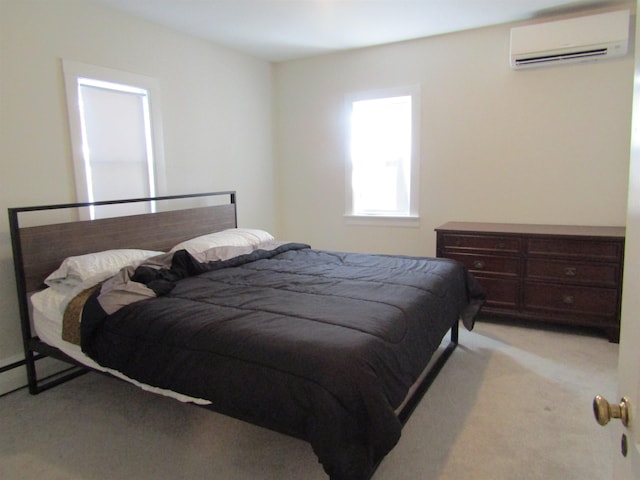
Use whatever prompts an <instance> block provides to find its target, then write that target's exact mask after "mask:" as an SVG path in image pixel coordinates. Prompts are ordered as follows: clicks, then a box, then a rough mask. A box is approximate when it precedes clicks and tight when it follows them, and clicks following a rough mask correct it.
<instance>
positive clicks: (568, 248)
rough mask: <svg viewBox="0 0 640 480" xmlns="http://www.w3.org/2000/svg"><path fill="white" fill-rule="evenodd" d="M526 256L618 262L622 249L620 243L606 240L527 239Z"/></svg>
mask: <svg viewBox="0 0 640 480" xmlns="http://www.w3.org/2000/svg"><path fill="white" fill-rule="evenodd" d="M527 254H528V255H541V256H548V257H552V256H563V257H580V258H582V259H590V260H599V261H603V262H605V261H609V262H618V261H620V258H622V248H621V243H620V242H615V241H606V240H585V239H571V238H566V239H565V238H529V239H528V240H527Z"/></svg>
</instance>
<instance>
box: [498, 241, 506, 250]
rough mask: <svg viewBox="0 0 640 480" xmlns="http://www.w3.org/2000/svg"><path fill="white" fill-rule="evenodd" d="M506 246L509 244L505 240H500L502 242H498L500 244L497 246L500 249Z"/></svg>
mask: <svg viewBox="0 0 640 480" xmlns="http://www.w3.org/2000/svg"><path fill="white" fill-rule="evenodd" d="M506 246H507V245H506V244H505V243H504V242H500V243H498V245H497V247H498V248H499V249H503V248H504V247H506Z"/></svg>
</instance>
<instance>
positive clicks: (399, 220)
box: [344, 214, 420, 228]
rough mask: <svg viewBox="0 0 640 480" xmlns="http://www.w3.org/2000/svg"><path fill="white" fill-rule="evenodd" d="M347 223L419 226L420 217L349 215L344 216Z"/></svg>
mask: <svg viewBox="0 0 640 480" xmlns="http://www.w3.org/2000/svg"><path fill="white" fill-rule="evenodd" d="M344 219H345V223H346V224H347V225H362V226H375V227H411V228H417V227H419V226H420V217H418V216H413V215H408V216H385V215H350V214H346V215H345V216H344Z"/></svg>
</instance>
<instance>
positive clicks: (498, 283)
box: [476, 275, 520, 310]
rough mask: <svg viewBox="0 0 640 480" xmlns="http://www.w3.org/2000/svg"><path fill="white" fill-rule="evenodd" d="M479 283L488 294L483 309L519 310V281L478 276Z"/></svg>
mask: <svg viewBox="0 0 640 480" xmlns="http://www.w3.org/2000/svg"><path fill="white" fill-rule="evenodd" d="M476 279H477V280H478V283H479V284H480V286H482V288H484V290H485V291H486V292H487V301H486V302H485V305H484V307H483V308H498V309H507V310H513V309H516V308H518V303H519V297H520V295H519V293H520V285H519V283H518V281H517V280H508V279H503V278H489V277H481V276H479V275H476Z"/></svg>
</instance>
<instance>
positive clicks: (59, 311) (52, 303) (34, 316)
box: [30, 288, 211, 405]
mask: <svg viewBox="0 0 640 480" xmlns="http://www.w3.org/2000/svg"><path fill="white" fill-rule="evenodd" d="M71 297H72V295H69V294H64V293H60V292H58V291H56V290H54V289H52V288H46V289H44V290H42V291H40V292H37V293H34V294H33V295H31V297H30V299H31V307H32V312H31V320H32V328H33V330H34V331H35V334H36V335H37V336H38V337H39V338H40V340H42V341H43V342H45V343H46V344H47V345H50V346H52V347H56V348H57V349H59V350H60V351H62V352H63V353H65V354H66V355H68V356H69V357H71V358H73V359H74V360H76V361H78V362H79V363H81V364H83V365H86V366H87V367H89V368H92V369H94V370H99V371H102V372H108V373H110V374H111V375H113V376H115V377H118V378H120V379H122V380H126V381H127V382H130V383H132V384H134V385H136V386H138V387H140V388H142V389H143V390H147V391H149V392H153V393H158V394H160V395H165V396H167V397H171V398H175V399H176V400H179V401H181V402H189V403H196V404H199V405H208V404H210V403H211V402H210V401H209V400H205V399H202V398H194V397H190V396H188V395H183V394H181V393H177V392H173V391H171V390H165V389H163V388H158V387H154V386H151V385H147V384H144V383H140V382H138V381H136V380H134V379H132V378H129V377H127V376H126V375H123V374H122V373H120V372H118V371H117V370H113V369H110V368H104V367H102V366H100V365H98V364H97V363H96V362H94V361H93V360H92V359H91V358H89V357H87V356H86V355H85V354H84V353H83V352H82V349H81V348H80V346H78V345H75V344H73V343H70V342H67V341H65V340H63V339H62V317H63V314H64V309H65V308H66V305H67V303H68V302H69V300H70V299H71Z"/></svg>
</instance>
